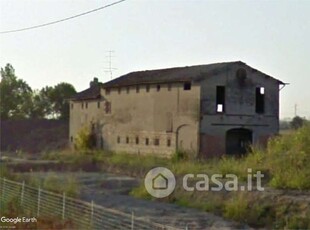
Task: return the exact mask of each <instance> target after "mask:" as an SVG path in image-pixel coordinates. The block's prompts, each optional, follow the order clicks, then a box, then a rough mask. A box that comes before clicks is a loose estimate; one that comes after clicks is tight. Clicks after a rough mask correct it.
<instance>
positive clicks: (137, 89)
mask: <svg viewBox="0 0 310 230" xmlns="http://www.w3.org/2000/svg"><path fill="white" fill-rule="evenodd" d="M139 92H140V86H138V85H137V86H136V93H139Z"/></svg>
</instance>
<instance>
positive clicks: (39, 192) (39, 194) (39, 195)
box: [37, 186, 41, 216]
mask: <svg viewBox="0 0 310 230" xmlns="http://www.w3.org/2000/svg"><path fill="white" fill-rule="evenodd" d="M40 202H41V188H40V186H39V190H38V209H37V216H39V214H40Z"/></svg>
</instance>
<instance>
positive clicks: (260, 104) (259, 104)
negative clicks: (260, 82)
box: [255, 87, 265, 113]
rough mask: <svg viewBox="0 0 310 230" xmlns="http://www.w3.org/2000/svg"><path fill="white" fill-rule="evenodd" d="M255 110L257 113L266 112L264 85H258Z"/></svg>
mask: <svg viewBox="0 0 310 230" xmlns="http://www.w3.org/2000/svg"><path fill="white" fill-rule="evenodd" d="M255 112H256V113H264V112H265V88H264V87H256V92H255Z"/></svg>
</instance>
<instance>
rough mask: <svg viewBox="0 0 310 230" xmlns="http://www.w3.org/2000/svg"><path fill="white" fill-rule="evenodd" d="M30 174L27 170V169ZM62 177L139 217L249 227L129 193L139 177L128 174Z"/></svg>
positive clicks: (84, 195) (87, 196) (188, 225)
mask: <svg viewBox="0 0 310 230" xmlns="http://www.w3.org/2000/svg"><path fill="white" fill-rule="evenodd" d="M26 174H27V173H26ZM31 175H32V176H38V177H39V178H44V177H46V176H47V173H46V172H32V173H31ZM57 175H59V177H60V178H61V177H65V176H69V175H71V176H74V177H75V178H76V179H77V180H78V181H79V183H80V184H81V194H80V199H82V200H85V201H89V202H90V201H92V200H93V201H94V203H95V204H98V205H102V206H104V207H107V208H112V209H116V210H119V211H122V212H126V213H130V214H131V213H133V214H134V215H135V216H136V217H141V218H143V219H148V220H151V221H154V222H157V223H160V224H165V225H169V226H174V227H179V228H182V229H237V228H238V229H240V228H242V229H248V227H247V226H246V225H243V224H239V223H235V222H233V221H229V220H225V219H224V218H222V217H219V216H215V215H213V214H211V213H206V212H200V211H197V210H195V209H191V208H184V207H180V206H177V205H174V204H168V203H163V202H157V201H147V200H141V199H137V198H134V197H132V196H130V195H128V193H129V191H130V190H131V189H132V188H134V187H135V186H138V185H139V183H140V182H139V181H138V180H137V179H135V178H132V177H128V176H119V175H114V174H110V173H94V172H89V173H86V172H63V173H61V172H57Z"/></svg>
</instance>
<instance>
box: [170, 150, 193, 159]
mask: <svg viewBox="0 0 310 230" xmlns="http://www.w3.org/2000/svg"><path fill="white" fill-rule="evenodd" d="M188 158H189V154H188V153H187V152H186V151H184V150H177V151H175V153H174V154H173V155H172V157H171V160H172V161H175V162H176V161H182V160H188Z"/></svg>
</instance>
